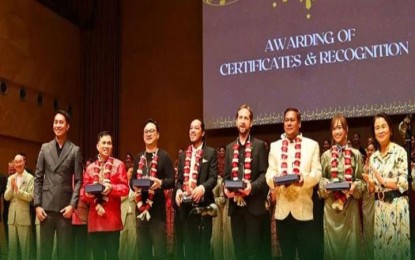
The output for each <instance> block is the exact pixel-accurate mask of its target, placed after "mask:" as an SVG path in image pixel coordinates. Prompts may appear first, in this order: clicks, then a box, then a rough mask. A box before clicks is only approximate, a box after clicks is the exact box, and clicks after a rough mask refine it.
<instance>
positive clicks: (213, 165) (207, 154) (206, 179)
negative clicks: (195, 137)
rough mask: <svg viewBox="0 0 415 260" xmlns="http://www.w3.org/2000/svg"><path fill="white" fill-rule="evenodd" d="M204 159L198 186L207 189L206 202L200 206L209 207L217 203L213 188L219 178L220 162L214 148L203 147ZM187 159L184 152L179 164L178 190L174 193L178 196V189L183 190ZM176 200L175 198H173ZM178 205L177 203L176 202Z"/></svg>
mask: <svg viewBox="0 0 415 260" xmlns="http://www.w3.org/2000/svg"><path fill="white" fill-rule="evenodd" d="M202 150H203V158H202V159H201V160H200V163H199V174H198V178H197V185H198V186H199V185H203V187H204V188H205V194H204V202H203V203H200V204H199V205H200V206H207V205H210V204H211V203H215V199H214V197H213V192H212V190H213V188H215V186H216V180H217V177H218V160H217V154H216V150H215V149H214V148H212V147H209V146H206V145H203V147H202ZM185 159H186V152H182V153H181V154H180V155H179V164H178V177H177V182H176V189H175V192H174V193H173V194H174V195H175V194H176V191H177V190H178V189H181V190H183V189H182V186H183V181H184V161H185ZM173 199H175V196H174V197H173ZM174 204H176V202H174Z"/></svg>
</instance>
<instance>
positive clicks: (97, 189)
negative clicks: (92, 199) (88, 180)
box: [85, 183, 105, 195]
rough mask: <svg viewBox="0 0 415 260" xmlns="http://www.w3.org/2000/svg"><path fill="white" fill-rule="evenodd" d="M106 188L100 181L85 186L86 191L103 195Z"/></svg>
mask: <svg viewBox="0 0 415 260" xmlns="http://www.w3.org/2000/svg"><path fill="white" fill-rule="evenodd" d="M104 190H105V186H104V185H102V184H100V183H95V184H88V185H86V186H85V192H87V193H89V194H92V195H101V193H102V192H103V191H104Z"/></svg>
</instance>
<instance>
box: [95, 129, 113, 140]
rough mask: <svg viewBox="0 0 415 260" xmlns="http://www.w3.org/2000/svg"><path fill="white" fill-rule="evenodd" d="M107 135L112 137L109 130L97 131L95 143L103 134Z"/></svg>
mask: <svg viewBox="0 0 415 260" xmlns="http://www.w3.org/2000/svg"><path fill="white" fill-rule="evenodd" d="M107 135H109V136H110V137H111V139H112V136H111V134H110V132H109V131H101V132H99V134H98V138H97V143H99V140H101V138H102V137H103V136H107Z"/></svg>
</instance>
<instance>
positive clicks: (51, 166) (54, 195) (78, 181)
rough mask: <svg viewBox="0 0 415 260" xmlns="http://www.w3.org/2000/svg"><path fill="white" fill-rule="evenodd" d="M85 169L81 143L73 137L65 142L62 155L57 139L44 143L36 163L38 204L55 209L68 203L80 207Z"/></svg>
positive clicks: (36, 199) (49, 209) (61, 207)
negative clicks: (75, 142)
mask: <svg viewBox="0 0 415 260" xmlns="http://www.w3.org/2000/svg"><path fill="white" fill-rule="evenodd" d="M82 169H83V167H82V156H81V152H80V150H79V147H78V146H76V145H74V144H73V143H72V142H70V141H69V140H67V141H66V142H65V145H64V146H63V149H62V152H61V155H60V156H59V157H58V152H57V150H56V140H55V139H54V140H52V141H50V142H49V143H45V144H43V145H42V148H41V149H40V152H39V157H38V159H37V164H36V172H35V194H34V195H35V196H34V205H35V207H37V206H41V207H42V208H43V209H44V210H45V211H55V212H59V211H61V210H62V209H63V208H64V207H66V206H68V205H72V207H73V208H76V207H77V205H78V200H79V191H80V189H81V185H82ZM72 175H73V179H74V185H73V188H72Z"/></svg>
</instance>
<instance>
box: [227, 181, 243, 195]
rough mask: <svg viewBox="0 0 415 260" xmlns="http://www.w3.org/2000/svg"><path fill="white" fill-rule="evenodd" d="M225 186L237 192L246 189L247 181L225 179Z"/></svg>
mask: <svg viewBox="0 0 415 260" xmlns="http://www.w3.org/2000/svg"><path fill="white" fill-rule="evenodd" d="M225 188H227V189H228V190H229V191H230V192H237V191H238V190H244V189H246V183H245V182H244V181H242V180H237V181H233V180H225Z"/></svg>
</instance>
